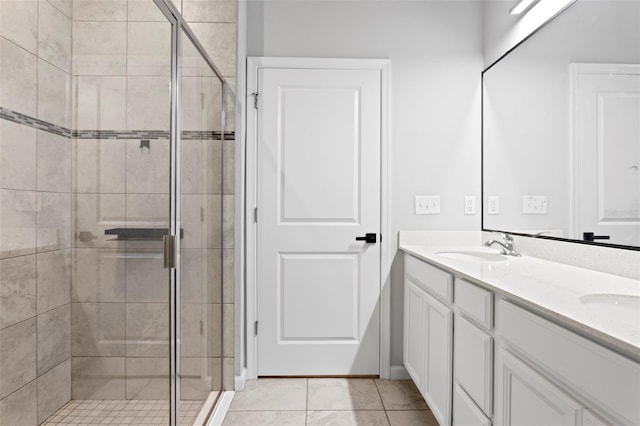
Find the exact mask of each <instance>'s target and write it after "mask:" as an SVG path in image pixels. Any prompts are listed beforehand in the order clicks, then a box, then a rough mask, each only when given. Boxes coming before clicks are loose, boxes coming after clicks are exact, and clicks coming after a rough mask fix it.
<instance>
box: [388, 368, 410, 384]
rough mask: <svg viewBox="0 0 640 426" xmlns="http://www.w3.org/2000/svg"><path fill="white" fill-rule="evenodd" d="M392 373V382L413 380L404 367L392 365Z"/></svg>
mask: <svg viewBox="0 0 640 426" xmlns="http://www.w3.org/2000/svg"><path fill="white" fill-rule="evenodd" d="M390 373H391V374H390V376H391V377H390V379H391V380H407V379H410V378H411V376H409V373H408V372H407V369H406V368H404V365H392V366H391V371H390Z"/></svg>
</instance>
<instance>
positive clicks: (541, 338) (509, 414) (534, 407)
mask: <svg viewBox="0 0 640 426" xmlns="http://www.w3.org/2000/svg"><path fill="white" fill-rule="evenodd" d="M495 330H496V346H497V347H498V349H497V356H496V376H495V423H496V424H498V425H521V424H549V425H551V424H553V425H571V426H574V425H584V426H587V425H588V426H593V425H638V424H640V403H639V401H640V365H638V363H637V362H634V361H633V360H631V359H629V358H626V357H624V356H622V355H620V354H618V353H616V352H613V351H611V350H609V349H607V348H605V347H604V346H601V345H599V344H597V343H594V342H593V341H591V340H588V339H586V338H584V337H582V336H580V335H578V334H576V333H574V332H572V331H570V330H567V329H566V328H564V327H561V326H559V325H557V324H555V323H553V322H551V321H549V320H547V319H545V318H543V317H541V316H539V315H537V314H535V313H533V312H530V311H528V310H526V309H523V308H521V307H519V306H517V305H515V304H513V303H511V302H509V301H506V300H499V301H498V302H497V303H496V329H495ZM525 420H526V421H525Z"/></svg>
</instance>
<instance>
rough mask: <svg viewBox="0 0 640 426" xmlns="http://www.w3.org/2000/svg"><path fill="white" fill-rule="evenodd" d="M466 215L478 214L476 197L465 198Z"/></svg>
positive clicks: (468, 196)
mask: <svg viewBox="0 0 640 426" xmlns="http://www.w3.org/2000/svg"><path fill="white" fill-rule="evenodd" d="M464 214H476V197H475V196H473V195H467V196H465V197H464Z"/></svg>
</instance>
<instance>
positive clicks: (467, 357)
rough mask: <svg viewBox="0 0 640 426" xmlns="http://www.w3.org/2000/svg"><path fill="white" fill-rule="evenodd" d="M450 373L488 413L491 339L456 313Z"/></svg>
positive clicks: (490, 382) (491, 363)
mask: <svg viewBox="0 0 640 426" xmlns="http://www.w3.org/2000/svg"><path fill="white" fill-rule="evenodd" d="M453 374H454V377H455V380H456V382H457V383H459V384H460V386H462V388H463V389H464V390H465V391H466V392H467V394H469V396H470V397H471V398H472V399H473V401H474V402H475V403H476V404H478V406H479V407H480V408H481V409H482V410H483V411H484V412H485V413H486V414H487V415H489V416H491V414H492V413H491V412H492V408H493V404H492V397H493V339H492V338H491V336H489V335H488V334H487V333H485V332H483V331H482V330H480V329H479V328H478V327H476V326H475V325H473V324H471V322H469V321H467V320H466V319H464V318H463V317H462V316H460V315H456V316H455V335H454V345H453Z"/></svg>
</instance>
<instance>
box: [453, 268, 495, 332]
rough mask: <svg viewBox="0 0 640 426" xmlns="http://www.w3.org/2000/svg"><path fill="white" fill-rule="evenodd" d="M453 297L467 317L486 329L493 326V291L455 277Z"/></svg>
mask: <svg viewBox="0 0 640 426" xmlns="http://www.w3.org/2000/svg"><path fill="white" fill-rule="evenodd" d="M455 299H456V306H457V307H458V308H459V309H460V311H461V312H462V313H464V314H465V315H466V316H467V317H469V318H471V319H472V320H474V321H476V322H477V323H478V324H480V325H482V326H483V327H484V328H486V329H487V330H491V329H492V328H493V293H491V292H490V291H489V290H485V289H484V288H482V287H479V286H477V285H475V284H471V283H469V282H467V281H465V280H461V279H459V278H456V285H455Z"/></svg>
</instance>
